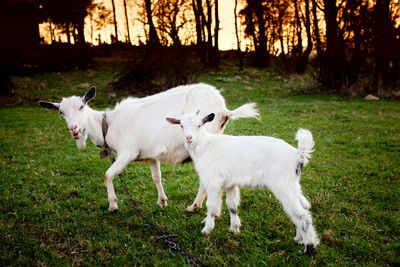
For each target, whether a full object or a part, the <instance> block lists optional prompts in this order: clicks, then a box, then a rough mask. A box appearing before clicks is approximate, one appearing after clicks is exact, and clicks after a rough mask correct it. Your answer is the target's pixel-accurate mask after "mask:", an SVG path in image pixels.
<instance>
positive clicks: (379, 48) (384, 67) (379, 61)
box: [374, 0, 395, 93]
mask: <svg viewBox="0 0 400 267" xmlns="http://www.w3.org/2000/svg"><path fill="white" fill-rule="evenodd" d="M389 6H390V0H377V1H376V5H375V16H376V17H375V40H374V52H375V63H376V67H375V82H374V83H375V86H376V89H377V93H381V88H382V86H385V85H387V84H388V81H389V79H388V78H389V61H390V55H391V54H395V51H392V50H393V43H394V40H392V38H391V25H390V16H389Z"/></svg>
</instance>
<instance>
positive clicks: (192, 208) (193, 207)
mask: <svg viewBox="0 0 400 267" xmlns="http://www.w3.org/2000/svg"><path fill="white" fill-rule="evenodd" d="M199 209H201V206H198V205H197V204H193V205H190V206H189V207H187V208H186V210H187V211H189V212H192V211H195V210H199Z"/></svg>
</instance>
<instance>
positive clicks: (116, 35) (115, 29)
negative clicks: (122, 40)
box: [111, 0, 118, 43]
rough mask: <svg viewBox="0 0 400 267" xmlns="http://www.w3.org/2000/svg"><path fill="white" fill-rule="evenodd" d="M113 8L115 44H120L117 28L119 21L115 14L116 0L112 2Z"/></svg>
mask: <svg viewBox="0 0 400 267" xmlns="http://www.w3.org/2000/svg"><path fill="white" fill-rule="evenodd" d="M111 4H112V8H113V18H114V31H115V42H117V43H118V27H117V19H116V14H115V13H116V12H115V3H114V0H111Z"/></svg>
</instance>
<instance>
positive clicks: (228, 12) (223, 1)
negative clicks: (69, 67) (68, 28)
mask: <svg viewBox="0 0 400 267" xmlns="http://www.w3.org/2000/svg"><path fill="white" fill-rule="evenodd" d="M114 1H115V8H116V13H117V23H118V39H119V40H120V41H124V40H125V36H126V24H125V15H124V5H123V0H114ZM100 2H102V3H103V4H104V5H105V6H106V7H107V8H108V9H110V10H112V5H111V0H94V3H100ZM127 5H128V17H129V27H130V36H131V42H132V43H133V44H135V45H137V44H139V40H141V41H142V42H143V43H145V35H144V31H143V24H142V23H141V22H139V21H137V20H136V17H137V8H135V7H133V6H134V5H135V4H134V2H132V1H130V0H127ZM129 6H131V7H129ZM241 8H242V6H240V5H239V6H238V10H240V9H241ZM233 10H234V1H233V0H219V18H220V33H219V48H220V49H221V50H229V49H236V47H237V45H236V36H235V26H234V13H233ZM48 27H49V24H48V23H42V24H40V25H39V30H40V35H41V37H43V38H44V41H45V42H46V43H50V42H51V37H50V33H49V29H48ZM99 34H100V35H101V40H102V42H107V43H110V42H111V39H110V35H111V34H114V25H113V24H110V25H108V26H107V27H106V28H105V29H101V30H99V31H94V33H93V41H92V40H91V30H90V19H89V16H87V17H86V19H85V39H86V41H87V42H93V43H94V44H95V45H97V44H98V36H99ZM193 36H194V35H193ZM59 38H60V39H61V41H63V42H66V40H67V37H66V35H65V34H60V33H59V31H57V30H56V40H59ZM246 44H247V43H246V42H245V43H244V44H243V46H242V48H244V47H245V46H246Z"/></svg>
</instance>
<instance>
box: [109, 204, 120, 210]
mask: <svg viewBox="0 0 400 267" xmlns="http://www.w3.org/2000/svg"><path fill="white" fill-rule="evenodd" d="M116 210H118V206H117V205H116V204H115V205H110V207H109V208H108V211H109V212H114V211H116Z"/></svg>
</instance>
